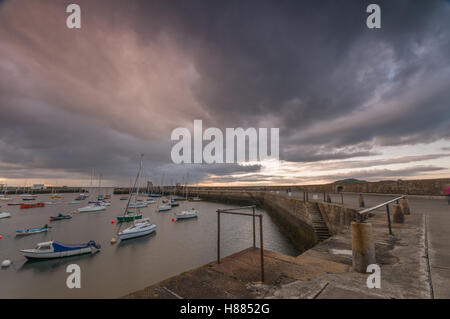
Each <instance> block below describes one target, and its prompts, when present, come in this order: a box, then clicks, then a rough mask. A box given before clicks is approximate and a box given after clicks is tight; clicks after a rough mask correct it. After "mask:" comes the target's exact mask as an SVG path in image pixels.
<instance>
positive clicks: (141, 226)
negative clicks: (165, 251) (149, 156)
mask: <svg viewBox="0 0 450 319" xmlns="http://www.w3.org/2000/svg"><path fill="white" fill-rule="evenodd" d="M143 156H144V154H142V155H141V162H140V165H139V170H138V173H137V175H136V180H135V181H134V186H133V188H132V189H131V194H130V198H129V199H128V202H127V206H126V207H125V212H124V215H123V216H126V215H127V214H128V213H129V212H128V209H129V208H130V201H131V198H132V197H133V193H134V190H135V188H136V184H138V181H139V176H140V174H141V171H142V157H143ZM136 196H139V189H138V190H137V194H136ZM136 203H140V202H137V201H136V202H135V204H136ZM142 203H144V202H142ZM145 204H146V203H145ZM155 230H156V225H155V224H152V223H150V219H149V218H143V219H140V220H134V221H133V226H131V227H128V228H126V229H124V230H122V231H120V227H119V230H118V232H117V236H119V238H120V240H125V239H131V238H137V237H142V236H146V235H149V234H151V233H153V232H155Z"/></svg>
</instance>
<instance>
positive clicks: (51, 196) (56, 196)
mask: <svg viewBox="0 0 450 319" xmlns="http://www.w3.org/2000/svg"><path fill="white" fill-rule="evenodd" d="M48 198H51V199H58V198H63V197H62V196H61V195H50V196H49V197H48Z"/></svg>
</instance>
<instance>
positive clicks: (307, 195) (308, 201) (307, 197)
mask: <svg viewBox="0 0 450 319" xmlns="http://www.w3.org/2000/svg"><path fill="white" fill-rule="evenodd" d="M306 201H307V202H309V199H308V192H306Z"/></svg>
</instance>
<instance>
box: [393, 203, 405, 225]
mask: <svg viewBox="0 0 450 319" xmlns="http://www.w3.org/2000/svg"><path fill="white" fill-rule="evenodd" d="M392 209H393V210H394V218H393V219H394V223H397V224H403V222H404V221H405V216H404V215H403V211H402V208H401V207H400V205H392Z"/></svg>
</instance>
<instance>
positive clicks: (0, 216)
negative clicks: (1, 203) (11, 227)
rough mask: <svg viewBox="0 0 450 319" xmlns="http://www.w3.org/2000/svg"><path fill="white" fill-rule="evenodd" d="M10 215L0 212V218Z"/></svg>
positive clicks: (9, 215)
mask: <svg viewBox="0 0 450 319" xmlns="http://www.w3.org/2000/svg"><path fill="white" fill-rule="evenodd" d="M8 217H11V214H10V213H0V219H3V218H8Z"/></svg>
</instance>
